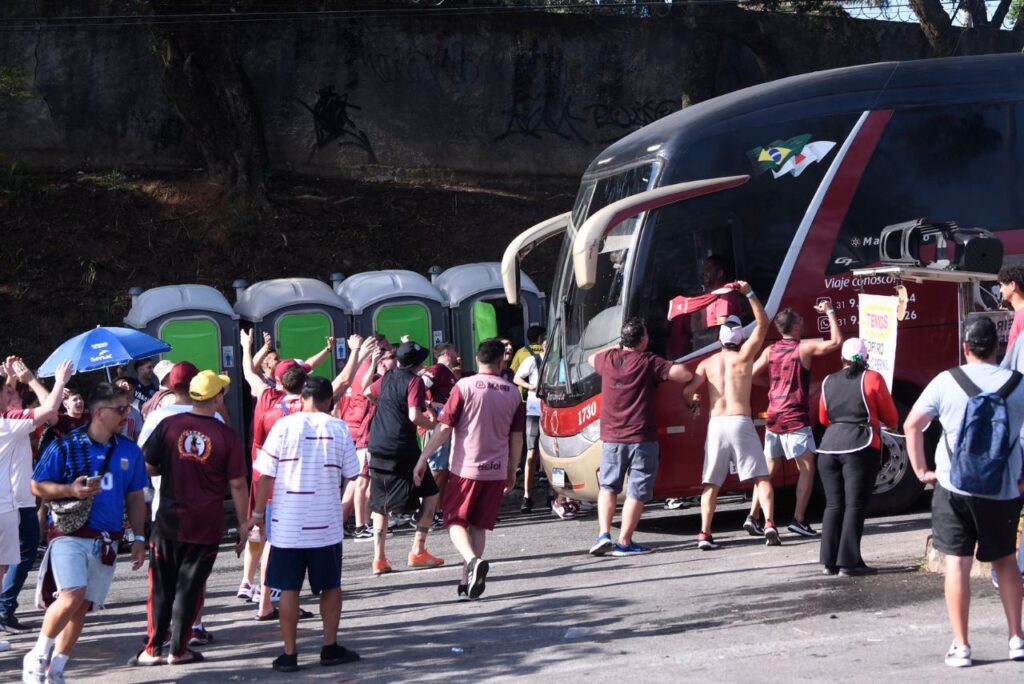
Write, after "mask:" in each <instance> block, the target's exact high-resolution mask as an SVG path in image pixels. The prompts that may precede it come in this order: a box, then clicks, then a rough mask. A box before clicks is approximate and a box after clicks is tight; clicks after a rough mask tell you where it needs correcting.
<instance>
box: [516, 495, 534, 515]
mask: <svg viewBox="0 0 1024 684" xmlns="http://www.w3.org/2000/svg"><path fill="white" fill-rule="evenodd" d="M519 512H520V513H533V499H531V498H530V497H528V496H524V497H523V505H522V506H520V507H519Z"/></svg>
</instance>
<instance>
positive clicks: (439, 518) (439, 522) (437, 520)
mask: <svg viewBox="0 0 1024 684" xmlns="http://www.w3.org/2000/svg"><path fill="white" fill-rule="evenodd" d="M431 527H433V528H434V529H435V530H443V529H444V513H442V512H441V511H438V512H437V513H435V514H434V522H433V524H432V525H431Z"/></svg>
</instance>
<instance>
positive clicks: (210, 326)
mask: <svg viewBox="0 0 1024 684" xmlns="http://www.w3.org/2000/svg"><path fill="white" fill-rule="evenodd" d="M159 336H160V339H161V340H163V341H164V342H166V343H167V344H169V345H171V351H169V352H167V353H166V354H164V355H163V358H165V359H168V360H170V361H173V362H174V363H178V362H179V361H188V362H190V363H192V364H194V365H195V367H196V368H198V369H199V370H213V371H217V372H218V373H219V372H220V371H221V370H223V369H222V368H221V362H220V328H219V327H218V326H217V324H216V323H215V322H213V321H212V320H210V319H209V318H179V319H175V320H170V321H167V322H166V323H164V324H163V325H162V326H161V327H160V333H159Z"/></svg>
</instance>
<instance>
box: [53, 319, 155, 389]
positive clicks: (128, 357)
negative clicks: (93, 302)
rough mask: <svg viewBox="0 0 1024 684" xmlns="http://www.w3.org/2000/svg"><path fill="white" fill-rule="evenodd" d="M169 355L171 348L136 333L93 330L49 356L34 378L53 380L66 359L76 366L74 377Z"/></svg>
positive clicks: (70, 341) (130, 330)
mask: <svg viewBox="0 0 1024 684" xmlns="http://www.w3.org/2000/svg"><path fill="white" fill-rule="evenodd" d="M169 351H171V345H169V344H167V343H166V342H163V341H161V340H158V339H156V338H155V337H150V336H149V335H147V334H146V333H143V332H139V331H138V330H132V329H130V328H104V327H96V328H93V329H92V330H90V331H89V332H84V333H82V334H81V335H76V336H74V337H72V338H71V339H70V340H68V341H66V342H65V343H64V344H62V345H60V346H59V347H57V351H55V352H53V353H52V354H50V358H48V359H46V361H44V362H43V365H42V366H40V367H39V372H38V373H36V375H38V376H39V377H41V378H49V377H53V375H54V374H55V373H56V372H57V366H58V365H60V362H61V361H64V360H65V359H70V360H71V362H72V363H73V364H75V372H76V373H87V372H89V371H94V370H99V369H100V368H110V367H111V366H120V365H121V364H124V363H128V362H129V361H132V360H134V359H144V358H147V357H150V356H155V355H157V354H163V353H164V352H169Z"/></svg>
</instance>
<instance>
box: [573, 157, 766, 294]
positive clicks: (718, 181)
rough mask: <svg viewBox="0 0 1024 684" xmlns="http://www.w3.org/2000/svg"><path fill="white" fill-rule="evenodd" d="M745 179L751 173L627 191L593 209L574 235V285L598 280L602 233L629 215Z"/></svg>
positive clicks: (606, 232) (727, 186) (726, 187)
mask: <svg viewBox="0 0 1024 684" xmlns="http://www.w3.org/2000/svg"><path fill="white" fill-rule="evenodd" d="M748 180H750V176H746V175H744V176H726V177H724V178H708V179H705V180H698V181H689V182H686V183H677V184H676V185H666V186H664V187H661V188H654V189H653V190H648V191H647V192H640V193H637V194H635V195H630V196H629V197H625V198H623V199H620V200H619V201H618V202H612V203H611V204H609V205H608V206H606V207H604V208H603V209H601V210H599V211H597V212H595V213H594V214H593V215H592V216H591V217H590V218H588V219H587V220H586V221H585V222H584V223H583V225H582V226H581V227H580V229H579V231H578V232H577V233H576V237H575V238H573V243H572V267H573V273H574V274H575V276H576V285H577V287H579V288H580V289H584V290H586V289H589V288H591V287H593V286H594V283H595V282H597V256H598V254H600V251H601V243H602V242H603V241H604V236H605V235H607V234H608V233H609V232H610V231H611V230H612V229H613V228H615V226H617V225H619V224H620V223H622V222H623V221H625V220H626V219H628V218H629V217H631V216H636V215H637V214H641V213H643V212H645V211H652V210H654V209H658V208H659V207H663V206H665V205H667V204H674V203H676V202H682V201H683V200H687V199H691V198H693V197H700V196H701V195H708V194H711V193H712V192H719V191H721V190H728V189H730V188H735V187H737V186H740V185H743V184H744V183H746V182H747V181H748Z"/></svg>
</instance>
